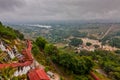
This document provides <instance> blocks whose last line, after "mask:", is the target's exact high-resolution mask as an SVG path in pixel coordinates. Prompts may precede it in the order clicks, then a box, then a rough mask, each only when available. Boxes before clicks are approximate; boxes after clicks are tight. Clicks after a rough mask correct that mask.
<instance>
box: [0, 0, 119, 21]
mask: <svg viewBox="0 0 120 80" xmlns="http://www.w3.org/2000/svg"><path fill="white" fill-rule="evenodd" d="M119 4H120V0H0V19H1V20H2V21H8V22H9V21H13V22H14V21H18V22H19V21H42V20H93V19H111V20H120V5H119Z"/></svg>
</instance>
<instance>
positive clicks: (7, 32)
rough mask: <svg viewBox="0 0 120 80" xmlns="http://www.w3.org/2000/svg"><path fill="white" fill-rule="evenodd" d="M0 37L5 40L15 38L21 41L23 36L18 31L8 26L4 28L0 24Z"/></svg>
mask: <svg viewBox="0 0 120 80" xmlns="http://www.w3.org/2000/svg"><path fill="white" fill-rule="evenodd" d="M0 37H2V38H7V39H16V38H20V39H23V38H24V35H23V34H21V33H20V32H19V31H18V30H14V29H12V28H10V27H8V26H4V25H3V24H2V23H1V22H0Z"/></svg>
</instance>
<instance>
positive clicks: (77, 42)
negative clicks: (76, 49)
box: [69, 38, 83, 46]
mask: <svg viewBox="0 0 120 80" xmlns="http://www.w3.org/2000/svg"><path fill="white" fill-rule="evenodd" d="M82 43H83V41H82V40H81V39H77V38H73V39H71V42H70V43H69V44H70V45H72V46H79V45H82Z"/></svg>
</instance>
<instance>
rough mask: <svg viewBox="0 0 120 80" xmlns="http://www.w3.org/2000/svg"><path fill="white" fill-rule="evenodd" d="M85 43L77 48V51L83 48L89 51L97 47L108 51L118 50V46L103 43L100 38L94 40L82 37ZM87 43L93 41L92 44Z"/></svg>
mask: <svg viewBox="0 0 120 80" xmlns="http://www.w3.org/2000/svg"><path fill="white" fill-rule="evenodd" d="M82 40H83V44H82V45H80V46H79V47H77V48H76V50H77V51H76V52H78V53H79V52H80V51H81V50H87V51H94V50H96V49H102V50H107V51H115V50H118V48H115V47H112V46H109V45H102V43H101V42H99V41H98V40H92V39H88V38H82ZM86 43H91V45H90V46H88V45H86Z"/></svg>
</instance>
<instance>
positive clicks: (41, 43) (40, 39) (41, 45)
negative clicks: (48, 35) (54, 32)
mask: <svg viewBox="0 0 120 80" xmlns="http://www.w3.org/2000/svg"><path fill="white" fill-rule="evenodd" d="M36 44H37V46H39V48H40V49H44V48H45V45H46V44H47V41H46V40H45V39H44V38H43V37H38V38H37V39H36Z"/></svg>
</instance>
